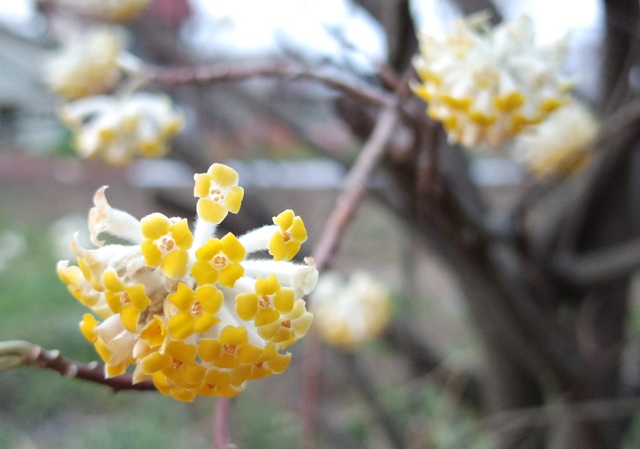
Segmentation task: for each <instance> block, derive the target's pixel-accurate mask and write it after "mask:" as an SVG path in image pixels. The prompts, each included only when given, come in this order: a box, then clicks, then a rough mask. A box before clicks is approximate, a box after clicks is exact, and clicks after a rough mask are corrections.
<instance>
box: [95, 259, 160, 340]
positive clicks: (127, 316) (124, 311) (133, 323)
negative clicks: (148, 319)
mask: <svg viewBox="0 0 640 449" xmlns="http://www.w3.org/2000/svg"><path fill="white" fill-rule="evenodd" d="M102 283H103V284H104V287H105V292H104V294H105V297H106V299H107V303H108V304H109V308H110V309H111V311H112V312H113V313H114V314H120V319H121V320H122V325H123V326H124V328H125V329H126V330H128V331H129V332H136V330H137V328H138V320H139V319H140V312H142V311H143V310H144V309H146V308H147V307H148V306H149V304H151V300H150V299H149V297H148V296H147V295H146V293H145V292H144V285H142V284H136V285H125V283H124V282H122V280H120V278H119V277H118V274H117V273H116V271H115V270H114V269H113V268H109V269H107V270H106V271H105V272H104V274H103V275H102Z"/></svg>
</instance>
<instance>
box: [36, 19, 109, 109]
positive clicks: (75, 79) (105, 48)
mask: <svg viewBox="0 0 640 449" xmlns="http://www.w3.org/2000/svg"><path fill="white" fill-rule="evenodd" d="M121 52H122V42H121V39H120V36H119V35H118V34H117V33H116V32H115V31H113V30H112V29H107V28H104V29H98V30H94V31H90V32H88V33H86V34H85V35H83V36H82V38H80V37H79V36H76V37H75V38H74V39H73V40H71V41H70V42H68V44H67V45H65V46H63V47H61V49H60V50H58V51H57V52H56V53H55V54H54V55H52V56H51V57H50V58H49V59H48V61H47V64H46V66H45V81H46V83H47V84H48V86H49V87H50V88H51V90H52V91H53V92H55V93H56V94H57V95H59V96H61V97H63V98H64V99H65V100H75V99H78V98H83V97H88V96H90V95H98V94H103V93H106V92H110V91H111V90H112V89H113V88H114V87H115V86H116V84H117V83H118V82H119V81H120V78H121V77H122V72H121V70H120V67H119V66H118V57H119V56H120V54H121Z"/></svg>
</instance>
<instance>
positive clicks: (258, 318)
mask: <svg viewBox="0 0 640 449" xmlns="http://www.w3.org/2000/svg"><path fill="white" fill-rule="evenodd" d="M293 302H294V295H293V290H292V289H290V288H282V287H281V286H280V282H278V279H277V278H276V275H275V274H272V275H271V276H269V277H267V278H266V279H263V278H261V277H258V278H257V280H256V287H255V291H254V292H247V293H240V294H239V295H237V296H236V312H237V313H238V316H239V317H240V318H242V319H243V320H245V321H249V320H254V323H255V325H256V326H257V327H259V326H263V325H265V324H269V323H273V322H275V321H277V320H278V319H279V318H280V316H281V315H284V314H287V313H289V312H291V309H292V308H293Z"/></svg>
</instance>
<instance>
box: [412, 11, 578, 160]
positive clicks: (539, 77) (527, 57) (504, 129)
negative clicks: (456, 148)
mask: <svg viewBox="0 0 640 449" xmlns="http://www.w3.org/2000/svg"><path fill="white" fill-rule="evenodd" d="M565 53H566V45H565V43H564V41H562V42H559V43H556V44H555V45H552V46H549V47H547V48H542V47H540V46H537V45H536V44H535V42H534V34H533V30H532V24H531V20H530V19H529V18H528V17H526V16H522V17H519V18H517V19H515V20H513V21H510V22H505V23H502V24H500V25H498V26H497V27H495V28H493V29H492V28H490V26H489V24H488V16H487V15H486V14H476V15H473V16H471V17H469V18H467V19H466V20H458V21H457V22H456V23H455V25H454V27H453V30H452V31H451V32H450V33H449V34H448V35H447V36H446V37H445V38H444V39H436V38H435V37H432V36H426V35H423V36H420V55H419V56H418V57H416V59H415V60H414V66H415V68H416V71H417V72H418V75H419V77H420V78H421V80H422V82H421V83H420V84H418V83H416V84H415V85H414V86H413V89H414V92H415V93H416V94H417V95H418V96H420V97H421V98H422V99H424V100H425V101H426V102H427V103H428V107H427V112H428V114H429V116H430V117H432V118H433V119H435V120H437V121H439V122H441V123H442V124H443V126H444V127H445V129H446V131H447V134H448V136H449V139H450V140H451V141H454V142H457V143H460V144H461V145H463V146H465V147H472V148H473V147H479V146H480V145H482V144H487V145H489V146H490V147H492V148H496V147H499V146H501V145H502V144H503V143H505V142H506V141H507V140H509V139H511V138H512V137H513V136H514V135H517V134H519V133H520V132H522V130H524V129H525V128H526V127H527V126H529V125H532V124H537V123H540V122H542V121H543V120H544V119H545V118H546V117H547V116H548V115H549V114H550V113H551V112H553V111H554V110H556V109H557V108H559V107H561V106H563V105H564V104H566V103H568V102H569V100H570V98H569V94H568V92H569V90H570V89H571V83H570V82H568V81H567V80H566V79H564V78H562V77H561V76H560V74H559V70H560V68H561V65H562V63H563V60H564V56H565Z"/></svg>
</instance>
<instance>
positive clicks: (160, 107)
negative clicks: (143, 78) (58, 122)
mask: <svg viewBox="0 0 640 449" xmlns="http://www.w3.org/2000/svg"><path fill="white" fill-rule="evenodd" d="M60 118H61V119H62V121H63V122H64V123H65V124H66V125H67V126H69V127H70V128H71V129H72V130H73V131H74V132H75V139H74V144H75V147H76V150H77V151H78V153H79V154H80V156H81V157H82V158H84V159H87V158H101V159H103V160H105V161H106V162H108V163H110V164H113V165H125V164H128V163H129V162H130V161H131V159H132V158H134V157H144V158H157V157H162V156H164V155H166V154H167V153H168V151H169V147H168V145H167V140H169V139H170V138H172V137H173V136H175V135H176V134H177V133H178V132H180V130H181V129H182V127H183V125H184V117H183V115H182V113H181V112H180V111H178V110H176V109H175V108H174V106H173V103H172V102H171V100H170V99H169V98H168V97H165V96H163V95H159V94H150V93H144V92H136V93H133V94H131V95H129V96H127V97H124V98H122V99H118V98H115V97H110V96H98V97H88V98H82V99H80V100H76V101H74V102H71V103H67V104H66V105H64V106H63V107H62V108H61V109H60Z"/></svg>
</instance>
